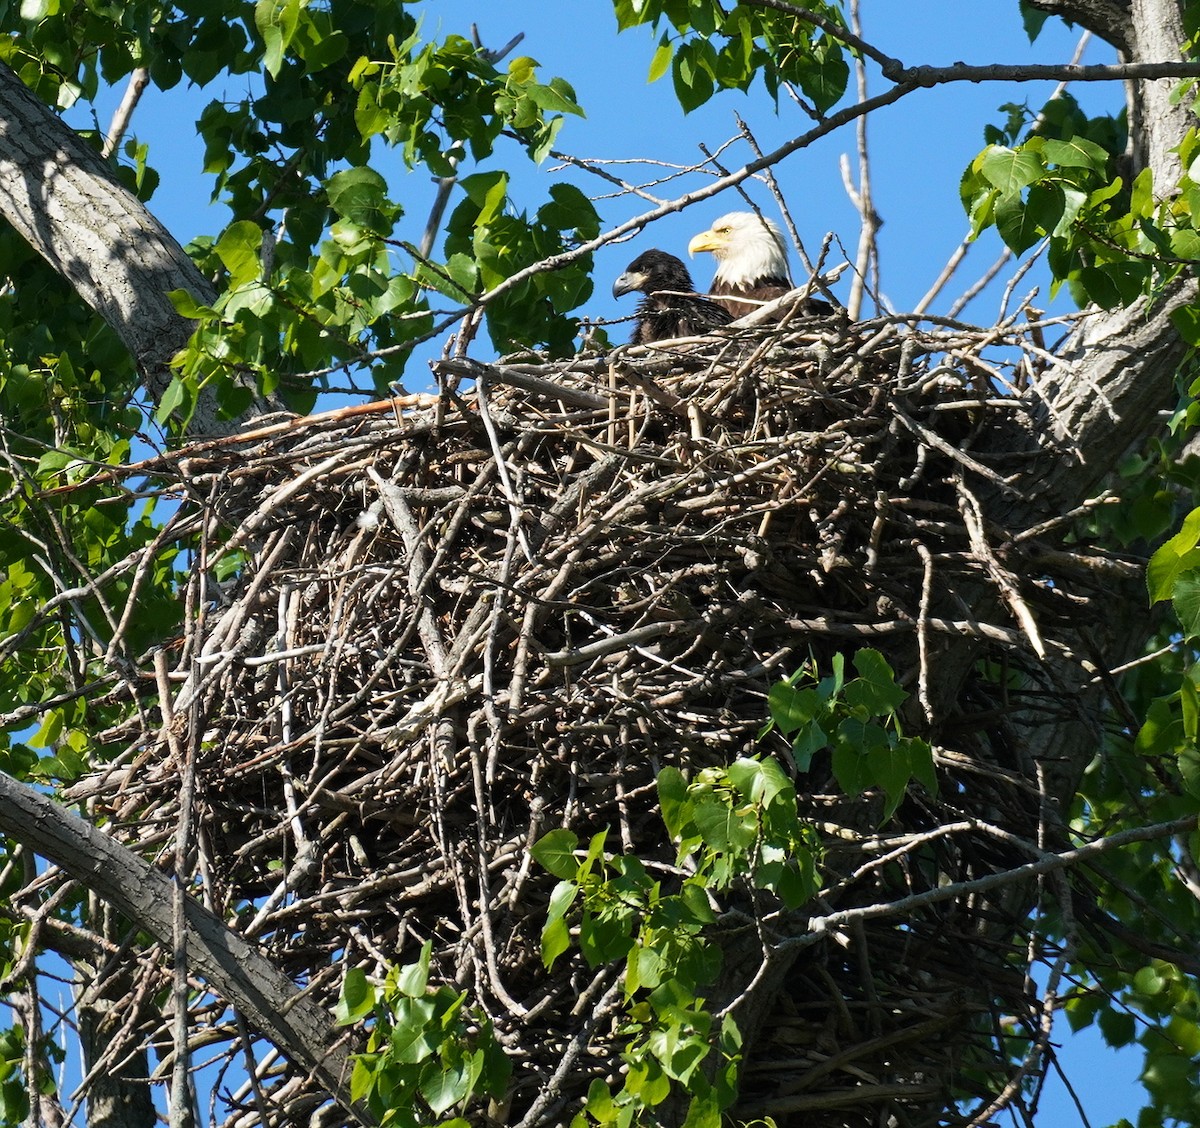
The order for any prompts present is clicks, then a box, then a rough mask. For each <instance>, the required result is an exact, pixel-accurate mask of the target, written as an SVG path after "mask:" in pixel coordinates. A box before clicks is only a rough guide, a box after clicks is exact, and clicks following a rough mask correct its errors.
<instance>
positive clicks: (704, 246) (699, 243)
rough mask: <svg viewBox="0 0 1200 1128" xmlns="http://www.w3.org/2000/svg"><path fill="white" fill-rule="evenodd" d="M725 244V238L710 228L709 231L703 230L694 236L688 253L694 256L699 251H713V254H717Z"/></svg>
mask: <svg viewBox="0 0 1200 1128" xmlns="http://www.w3.org/2000/svg"><path fill="white" fill-rule="evenodd" d="M724 246H725V240H724V238H723V237H722V236H721V235H719V234H718V233H717V232H716V231H713V230H711V229H710V230H708V231H701V232H700V234H699V235H695V236H693V237H692V241H691V242H690V243H689V244H688V254H689V255H690V256H692V257H694V256H695V255H696V253H697V252H698V251H712V252H713V254H716V253H717V251H719V250H720V249H721V248H723V247H724Z"/></svg>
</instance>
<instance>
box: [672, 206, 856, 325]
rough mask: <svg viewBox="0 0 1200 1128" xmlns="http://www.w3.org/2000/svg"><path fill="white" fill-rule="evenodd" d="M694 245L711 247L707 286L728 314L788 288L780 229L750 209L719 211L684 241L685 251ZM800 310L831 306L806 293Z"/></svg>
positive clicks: (826, 309)
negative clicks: (711, 270) (712, 273)
mask: <svg viewBox="0 0 1200 1128" xmlns="http://www.w3.org/2000/svg"><path fill="white" fill-rule="evenodd" d="M697 251H711V252H712V253H713V255H714V256H715V257H716V260H717V273H716V275H715V276H714V277H713V280H712V286H711V287H710V291H711V293H712V295H713V301H715V302H717V303H719V304H720V305H723V306H724V307H725V308H726V309H727V310H729V312H730V313H731V314H732V315H733V316H734V317H745V316H746V314H748V313H753V312H754V310H756V309H758V307H759V306H761V305H762V304H763V303H765V302H769V301H773V300H774V299H775V298H779V297H782V296H783V295H784V294H786V293H787V292H788V291H789V290H791V289H793V286H792V278H791V275H790V274H789V273H788V263H787V250H786V248H785V247H784V244H783V233H782V232H781V231H780V230H779V228H778V227H776V226H775V224H774V223H772V222H771V221H770V220H769V219H765V218H762V217H760V216H757V215H755V214H754V213H753V212H730V213H729V214H728V215H723V216H721V218H720V219H718V220H717V222H716V223H714V224H713V225H712V227H710V228H709V229H708V230H707V231H702V232H701V233H700V234H699V235H697V236H696V237H695V238H694V239H692V241H691V242H690V243H689V244H688V254H689V255H695V254H696V252H697ZM737 298H748V299H749V300H748V301H737V300H736V299H737ZM800 312H801V313H832V312H833V307H832V306H831V305H830V304H829V303H828V302H824V301H822V300H821V299H820V298H809V299H808V300H807V301H806V302H805V303H804V306H803V307H802V308H801V310H800Z"/></svg>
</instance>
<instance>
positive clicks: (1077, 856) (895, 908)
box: [781, 815, 1197, 948]
mask: <svg viewBox="0 0 1200 1128" xmlns="http://www.w3.org/2000/svg"><path fill="white" fill-rule="evenodd" d="M1196 828H1197V818H1196V816H1195V815H1188V816H1186V817H1184V818H1181V819H1172V820H1171V821H1170V822H1163V823H1154V824H1152V825H1150V826H1136V827H1131V828H1130V829H1129V830H1124V831H1120V832H1118V833H1117V834H1113V835H1111V836H1109V837H1108V838H1099V839H1096V840H1095V841H1094V842H1088V843H1086V844H1085V845H1083V846H1076V847H1074V848H1072V849H1070V850H1063V851H1062V852H1061V853H1058V854H1050V855H1048V856H1047V857H1044V858H1038V859H1037V860H1036V861H1033V862H1027V863H1026V864H1025V865H1023V866H1014V867H1013V868H1012V869H1008V870H1002V871H1000V872H997V873H990V874H986V875H985V876H983V877H976V878H969V879H967V880H965V881H955V882H949V883H947V884H945V885H940V886H938V887H937V888H936V889H927V890H925V891H924V892H922V893H913V894H910V895H909V896H907V897H899V898H897V899H896V900H894V901H883V902H878V903H876V904H874V905H864V906H862V907H860V908H854V909H841V910H839V911H836V912H832V913H827V914H825V915H824V916H814V917H811V918H810V919H809V928H810V931H809V932H808V933H806V934H805V935H803V936H795V937H792V938H789V939H786V940H783V941H782V942H781V947H792V946H800V947H804V948H808V947H811V946H812V945H813V944H815V943H817V942H818V941H819V940H821V938H822V937H823V936H824V935H825V934H826V933H829V932H834V931H836V930H837V929H838V928H839V927H840V926H841V925H843V924H847V923H849V922H850V921H852V920H855V919H856V918H857V919H862V920H873V919H876V918H880V917H889V916H899V915H900V914H903V913H906V912H908V911H909V910H910V909H919V908H924V907H925V906H927V905H935V904H939V903H940V902H942V901H951V900H954V899H955V898H956V897H960V896H962V895H963V894H972V893H982V892H984V891H986V890H988V889H995V888H996V887H998V886H1002V885H1009V884H1012V883H1013V882H1017V881H1022V880H1024V879H1025V878H1027V877H1036V876H1037V875H1038V874H1042V873H1050V872H1052V871H1054V870H1060V869H1067V868H1068V867H1070V866H1074V865H1077V864H1080V863H1082V864H1087V863H1088V862H1090V861H1091V859H1092V858H1094V857H1096V856H1097V855H1099V854H1104V853H1107V852H1108V851H1109V850H1116V849H1119V848H1120V847H1122V846H1128V845H1129V844H1130V843H1132V842H1148V841H1151V840H1152V839H1155V838H1169V837H1171V836H1172V835H1175V834H1182V833H1188V832H1191V831H1194V830H1195V829H1196Z"/></svg>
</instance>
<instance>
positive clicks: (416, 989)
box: [396, 940, 433, 999]
mask: <svg viewBox="0 0 1200 1128" xmlns="http://www.w3.org/2000/svg"><path fill="white" fill-rule="evenodd" d="M432 953H433V941H432V940H426V941H425V943H424V944H422V945H421V955H420V956H419V957H418V959H417V962H416V963H411V964H408V965H406V966H405V967H404V968H402V969H401V970H400V974H399V975H398V976H397V977H396V989H397V990H398V991H399V992H400V993H401V994H402V995H407V996H409V998H414V999H415V998H419V997H420V996H422V995H424V994H425V992H426V990H427V989H428V987H429V961H430V956H431V955H432Z"/></svg>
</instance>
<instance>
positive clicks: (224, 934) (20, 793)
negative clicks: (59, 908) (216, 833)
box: [0, 772, 374, 1125]
mask: <svg viewBox="0 0 1200 1128" xmlns="http://www.w3.org/2000/svg"><path fill="white" fill-rule="evenodd" d="M0 831H3V832H4V833H5V834H7V835H8V836H9V837H11V838H13V839H15V840H16V841H17V842H20V843H22V844H23V845H25V846H27V847H29V848H30V849H31V850H33V851H35V852H36V853H38V854H40V855H41V856H42V857H44V858H48V859H50V860H51V861H53V862H54V863H55V864H56V865H58V866H59V867H60V868H61V869H63V870H64V871H65V872H66V873H68V874H70V875H71V876H72V877H74V878H76V879H77V880H78V881H79V882H80V883H82V884H83V885H84V886H86V887H87V888H88V889H91V890H93V891H95V892H96V893H97V894H99V895H100V896H101V897H103V898H104V899H105V900H107V901H109V902H111V903H112V904H113V905H115V906H116V907H117V908H118V909H119V910H120V911H121V912H122V913H124V914H125V915H126V916H127V917H129V919H130V920H132V921H134V922H135V923H136V924H137V925H138V926H139V927H140V928H144V929H145V930H146V931H147V932H149V933H150V934H151V935H152V936H154V937H155V938H156V939H158V940H159V941H160V942H162V943H163V944H165V945H167V946H168V947H172V946H173V940H172V908H171V906H172V900H173V896H174V892H173V891H174V883H173V882H172V881H170V879H168V878H167V877H164V876H163V874H161V873H160V872H159V871H158V870H156V869H155V868H154V867H153V866H151V865H149V864H148V863H146V862H145V861H143V860H142V859H141V858H139V857H138V856H137V855H136V854H134V853H133V852H132V851H131V850H129V849H127V848H126V847H124V846H122V845H121V844H120V843H119V842H117V841H115V840H114V839H113V838H111V837H110V836H109V835H107V834H105V833H104V832H103V831H101V830H99V829H97V828H96V827H94V826H92V825H91V824H90V823H88V822H86V821H84V820H83V819H81V818H80V817H79V816H78V815H75V814H72V813H71V812H70V811H68V810H66V809H64V808H63V807H61V806H59V805H58V804H56V803H54V802H52V801H51V800H49V799H47V798H46V797H45V796H43V795H40V794H39V793H38V792H36V791H34V790H33V788H31V787H27V786H25V785H24V784H21V783H18V782H17V781H16V780H15V779H13V778H12V777H11V776H9V775H6V774H4V773H2V772H0ZM184 908H185V913H186V920H187V947H188V954H189V956H190V957H191V962H192V965H193V968H194V970H195V971H196V972H197V973H198V974H200V975H203V976H204V978H205V979H207V980H208V981H209V982H210V983H211V984H212V985H213V986H214V987H215V988H216V989H217V990H218V991H219V992H220V993H221V994H222V996H223V997H224V998H225V999H226V1001H227V1002H229V1003H231V1004H233V1005H236V1006H237V1007H238V1008H239V1009H240V1010H241V1011H243V1012H244V1013H245V1014H246V1015H247V1016H248V1017H249V1018H250V1020H251V1021H252V1022H253V1024H254V1025H255V1026H256V1027H257V1028H258V1029H259V1030H260V1031H262V1033H263V1034H265V1035H266V1036H267V1037H268V1038H270V1039H271V1041H272V1042H274V1043H275V1045H276V1046H278V1047H279V1049H280V1050H282V1051H283V1052H284V1053H286V1054H288V1055H289V1056H290V1057H291V1058H292V1059H293V1060H294V1061H295V1062H297V1063H298V1064H300V1065H303V1066H304V1067H305V1068H306V1069H308V1070H310V1071H311V1072H312V1074H313V1076H314V1077H315V1078H317V1080H319V1081H320V1083H321V1085H322V1086H324V1088H325V1089H326V1090H327V1091H328V1092H329V1094H330V1096H331V1097H333V1099H334V1100H336V1101H337V1103H338V1104H339V1105H341V1107H342V1109H343V1110H345V1112H346V1114H347V1116H348V1117H349V1118H350V1119H351V1120H353V1121H357V1122H358V1123H359V1124H363V1125H371V1124H373V1123H374V1120H373V1119H372V1117H371V1115H370V1113H368V1112H367V1111H366V1110H365V1109H364V1108H363V1107H362V1106H361V1105H356V1104H354V1103H353V1102H352V1101H351V1100H350V1094H349V1089H348V1087H347V1084H346V1078H347V1069H348V1055H347V1053H346V1050H345V1048H344V1046H342V1045H340V1044H339V1042H338V1033H337V1031H336V1029H335V1028H334V1027H333V1026H332V1024H331V1023H330V1021H329V1018H328V1016H327V1015H326V1014H325V1012H324V1011H323V1010H321V1008H320V1007H317V1006H315V1005H314V1004H313V1003H311V1002H309V1000H308V999H307V998H305V997H304V996H303V995H301V993H300V992H299V991H298V990H297V988H296V985H295V984H294V983H292V982H291V980H289V979H287V978H286V977H285V976H284V975H283V974H282V973H281V972H280V971H279V969H278V968H276V967H275V965H274V964H272V963H271V962H270V961H269V960H267V959H265V958H264V957H263V956H261V955H259V953H258V951H257V950H256V949H255V948H254V947H253V946H252V945H251V944H249V943H247V942H246V940H245V939H244V938H243V937H241V936H239V935H238V934H237V933H236V932H234V931H233V930H232V929H230V928H228V927H227V926H226V925H225V923H224V922H223V921H221V920H220V918H218V917H217V916H215V915H214V914H212V913H210V912H209V911H208V910H207V909H205V908H204V907H203V906H202V905H200V904H199V903H198V902H197V901H196V899H195V898H194V897H191V896H188V897H186V898H185V904H184Z"/></svg>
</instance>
